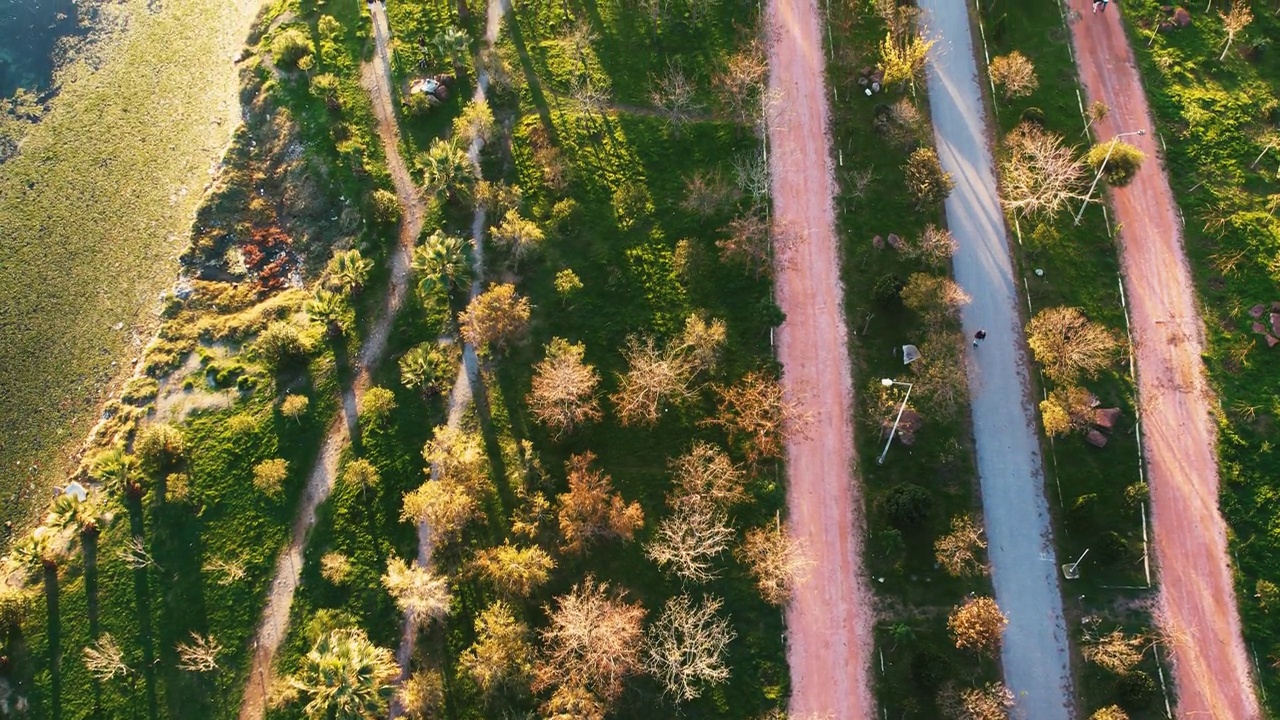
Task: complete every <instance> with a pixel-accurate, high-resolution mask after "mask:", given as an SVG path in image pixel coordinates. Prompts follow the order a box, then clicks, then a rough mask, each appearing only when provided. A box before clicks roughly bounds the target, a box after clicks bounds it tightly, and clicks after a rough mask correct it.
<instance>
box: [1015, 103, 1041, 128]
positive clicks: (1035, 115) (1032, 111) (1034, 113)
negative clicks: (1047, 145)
mask: <svg viewBox="0 0 1280 720" xmlns="http://www.w3.org/2000/svg"><path fill="white" fill-rule="evenodd" d="M1018 119H1019V120H1021V121H1022V122H1028V123H1031V124H1032V125H1039V126H1040V127H1044V110H1041V109H1040V108H1038V107H1035V106H1034V105H1033V106H1032V107H1029V108H1027V109H1026V110H1023V111H1022V115H1020V116H1019V118H1018Z"/></svg>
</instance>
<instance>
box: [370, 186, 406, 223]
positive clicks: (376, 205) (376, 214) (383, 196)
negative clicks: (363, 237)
mask: <svg viewBox="0 0 1280 720" xmlns="http://www.w3.org/2000/svg"><path fill="white" fill-rule="evenodd" d="M369 203H370V205H372V207H373V219H374V220H375V221H377V222H379V223H381V224H383V225H394V224H396V223H398V222H400V199H399V198H397V197H396V194H395V193H393V192H391V191H390V190H383V189H382V188H378V189H377V190H374V191H373V194H372V195H371V196H370V197H369Z"/></svg>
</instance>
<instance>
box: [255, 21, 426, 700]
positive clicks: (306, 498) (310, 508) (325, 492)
mask: <svg viewBox="0 0 1280 720" xmlns="http://www.w3.org/2000/svg"><path fill="white" fill-rule="evenodd" d="M370 7H371V8H376V10H374V11H373V12H375V14H380V12H381V5H380V4H379V3H374V4H373V5H371V6H370ZM384 23H385V20H384ZM383 40H385V39H383ZM383 40H380V45H381V42H383ZM380 49H382V48H381V47H380ZM379 56H381V55H380V54H379ZM378 64H380V65H381V67H378V68H375V67H374V65H378ZM362 73H363V77H362V82H363V83H364V85H365V88H366V89H367V90H368V91H369V95H370V97H371V98H372V100H373V107H374V114H375V115H376V116H377V119H378V136H379V137H380V138H381V139H382V144H383V148H384V150H385V151H386V154H387V165H388V168H389V169H390V171H391V179H392V182H393V183H394V184H395V189H396V195H397V196H399V199H400V205H401V208H402V209H403V211H404V218H403V220H402V221H401V223H400V237H399V242H398V243H397V245H396V249H395V251H394V252H393V253H392V254H391V279H390V282H389V283H388V285H387V293H386V297H385V299H384V302H383V307H382V310H381V312H379V314H378V317H377V319H376V320H375V321H374V323H373V325H372V326H371V327H370V329H369V336H368V337H367V338H366V339H365V342H364V345H363V346H362V347H361V349H360V354H359V355H358V356H357V358H356V367H355V371H356V376H355V381H354V382H353V383H352V386H351V387H350V388H349V389H347V390H346V391H344V392H343V397H342V405H343V413H342V415H341V416H340V417H338V418H337V419H336V420H334V422H333V425H332V426H330V428H329V432H328V434H327V435H326V436H325V439H324V444H323V445H322V446H321V450H320V456H319V458H317V460H316V465H315V467H314V468H313V469H312V471H311V475H310V476H309V477H308V478H307V486H306V489H305V490H304V491H303V493H302V500H301V504H300V506H299V508H298V514H297V519H296V520H295V521H294V524H293V532H292V534H291V535H290V539H289V545H288V546H287V547H285V549H284V551H283V552H281V553H280V557H279V559H278V560H277V561H276V570H275V577H274V578H273V579H272V581H271V586H270V590H269V593H270V594H269V595H268V597H267V606H266V608H264V609H263V611H262V620H261V622H260V623H259V625H258V631H257V634H256V635H255V637H254V641H253V664H252V665H251V667H250V670H249V683H248V686H247V687H246V688H245V693H244V699H243V701H242V702H241V705H240V720H260V719H261V718H262V717H263V715H264V714H265V702H266V695H267V691H268V690H269V689H270V687H271V682H272V663H273V662H274V660H275V656H276V651H277V650H279V648H280V643H281V641H283V640H284V635H285V633H286V632H287V631H288V628H289V608H290V606H291V605H292V604H293V594H294V592H295V591H296V590H297V589H298V579H299V576H300V574H301V572H302V554H303V550H304V549H305V548H306V544H307V536H308V535H309V534H310V532H311V528H312V527H313V526H314V525H315V522H316V509H317V508H318V507H319V506H320V504H321V503H323V502H324V501H325V500H326V499H328V497H329V493H330V492H332V491H333V484H334V479H335V477H336V475H337V469H338V457H339V456H340V455H341V454H342V449H343V448H344V447H346V445H347V443H348V442H349V441H350V438H351V433H352V431H353V430H354V428H355V422H356V408H357V407H358V401H359V398H360V397H361V396H362V395H363V394H364V391H365V389H366V388H368V387H369V383H370V380H369V373H370V370H372V369H373V368H375V367H377V365H378V363H379V362H381V361H382V359H383V356H385V355H386V350H387V338H388V336H389V335H390V333H391V326H392V324H393V323H394V321H395V317H396V314H397V313H398V312H399V311H400V307H401V305H403V304H404V299H405V295H406V292H407V290H408V283H409V259H410V257H411V255H412V253H413V244H414V241H415V240H416V239H417V237H418V234H419V233H420V232H421V231H422V219H423V214H424V212H425V209H426V208H425V205H424V204H423V202H422V198H421V197H420V196H419V193H418V189H417V187H416V186H415V185H414V184H413V180H412V178H410V176H409V169H408V168H407V167H406V166H405V164H404V159H403V158H402V157H401V156H400V150H399V148H400V135H399V131H398V129H397V127H396V123H395V112H394V108H393V106H392V104H391V75H390V72H389V70H388V68H387V67H386V65H385V63H377V62H375V63H374V64H368V63H366V64H365V66H364V67H363V68H362Z"/></svg>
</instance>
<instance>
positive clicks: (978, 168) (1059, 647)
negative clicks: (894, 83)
mask: <svg viewBox="0 0 1280 720" xmlns="http://www.w3.org/2000/svg"><path fill="white" fill-rule="evenodd" d="M920 8H921V10H922V11H923V13H922V16H921V18H922V23H923V28H922V29H923V32H924V35H925V37H928V38H932V39H936V40H937V41H938V42H937V45H936V46H935V47H934V49H933V51H932V52H931V53H930V55H929V61H928V88H929V104H930V110H931V112H932V116H933V128H934V138H935V140H936V141H937V145H938V155H939V157H940V158H941V160H942V166H943V167H944V168H946V170H947V171H948V172H950V173H951V176H952V178H953V179H954V180H955V190H953V191H952V193H951V196H950V197H948V198H947V201H946V213H947V224H948V226H949V227H950V229H951V232H952V233H953V234H954V235H955V237H956V240H957V241H959V245H960V247H959V251H958V252H956V254H955V257H954V258H953V261H952V262H953V267H954V271H955V279H956V282H958V283H959V284H960V286H961V287H963V288H964V289H965V291H966V292H968V293H969V295H970V296H972V298H973V300H972V302H970V303H969V304H968V305H967V306H965V308H964V309H963V312H962V320H963V324H964V330H965V332H966V333H967V335H966V336H967V337H968V336H972V335H973V334H974V333H975V332H977V331H978V330H982V329H985V330H986V331H987V339H986V340H985V341H984V342H983V343H982V346H981V347H977V348H970V352H969V354H968V358H967V364H968V375H969V394H970V398H971V408H972V413H973V435H974V443H975V445H976V447H977V456H978V476H979V478H980V481H981V487H982V509H983V514H984V516H985V521H986V534H987V553H988V556H989V557H990V560H991V579H992V584H993V585H994V586H995V594H996V602H997V604H999V605H1000V608H1001V609H1002V610H1003V611H1004V612H1005V614H1007V615H1008V616H1009V626H1008V628H1007V629H1006V630H1005V633H1004V644H1003V646H1002V650H1001V661H1002V664H1003V666H1004V677H1005V683H1006V684H1007V685H1008V686H1009V689H1010V690H1012V691H1013V693H1014V695H1015V696H1016V697H1017V700H1016V705H1015V715H1014V717H1019V718H1026V719H1027V720H1069V719H1070V718H1071V714H1072V707H1073V704H1074V701H1073V700H1072V692H1071V671H1070V664H1069V654H1068V641H1067V632H1066V622H1065V620H1064V619H1063V613H1062V596H1061V594H1060V592H1059V589H1058V562H1057V559H1056V557H1055V551H1054V545H1053V531H1052V527H1051V524H1050V517H1049V509H1048V502H1047V500H1046V498H1045V477H1044V464H1043V460H1042V457H1041V455H1040V443H1039V440H1038V439H1037V436H1036V423H1035V418H1034V411H1033V406H1032V402H1031V398H1030V395H1029V388H1030V383H1029V378H1028V375H1027V367H1028V363H1027V355H1026V348H1025V344H1024V342H1023V334H1022V324H1023V318H1022V317H1021V315H1020V307H1021V305H1020V303H1019V299H1018V288H1017V283H1016V282H1015V280H1014V274H1013V263H1012V261H1011V260H1010V256H1009V237H1008V232H1007V231H1006V229H1005V226H1004V215H1003V213H1002V211H1001V208H1000V202H999V199H998V196H997V194H996V178H995V170H994V164H993V162H992V157H991V150H990V144H989V137H990V133H989V129H988V127H987V125H986V119H987V116H986V112H985V110H984V105H983V99H982V93H981V91H980V90H979V85H978V69H977V63H976V60H975V56H974V48H973V42H972V31H971V28H970V21H969V11H968V7H967V4H966V3H963V2H957V1H956V0H921V2H920Z"/></svg>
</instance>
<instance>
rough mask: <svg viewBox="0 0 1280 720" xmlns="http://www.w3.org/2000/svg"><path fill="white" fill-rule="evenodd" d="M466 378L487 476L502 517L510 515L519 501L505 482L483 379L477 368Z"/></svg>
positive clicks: (504, 473) (496, 436)
mask: <svg viewBox="0 0 1280 720" xmlns="http://www.w3.org/2000/svg"><path fill="white" fill-rule="evenodd" d="M468 352H470V350H468ZM468 369H469V370H470V368H468ZM466 378H467V383H468V384H469V385H470V386H471V401H472V402H473V403H474V404H475V407H476V417H477V418H479V420H480V436H481V437H482V438H483V439H484V451H485V454H486V455H488V456H489V468H490V471H491V472H490V473H489V474H490V475H491V476H492V478H493V486H494V488H495V489H496V490H497V491H498V500H499V501H500V502H501V503H502V509H503V511H504V515H510V514H511V512H512V511H514V509H515V508H516V506H517V505H518V504H519V501H518V500H517V499H516V495H515V492H514V491H513V490H512V489H511V483H510V482H509V481H508V480H507V462H506V460H505V459H503V457H502V444H501V443H500V442H499V441H498V431H497V429H496V428H494V426H493V412H492V410H491V407H490V405H489V393H488V391H487V390H486V389H485V385H484V377H483V376H482V375H481V373H480V371H479V368H478V367H477V368H476V370H475V371H474V372H470V371H469V372H467V374H466Z"/></svg>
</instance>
